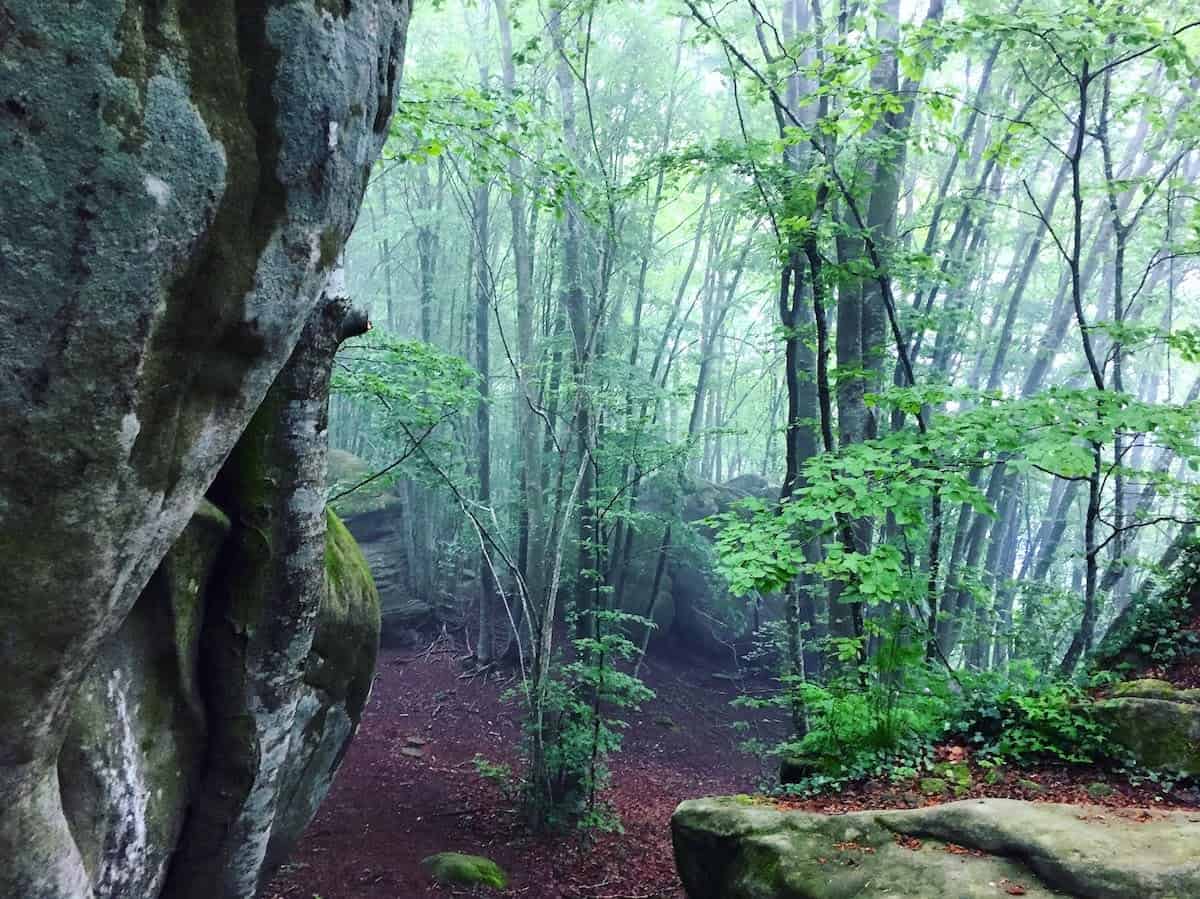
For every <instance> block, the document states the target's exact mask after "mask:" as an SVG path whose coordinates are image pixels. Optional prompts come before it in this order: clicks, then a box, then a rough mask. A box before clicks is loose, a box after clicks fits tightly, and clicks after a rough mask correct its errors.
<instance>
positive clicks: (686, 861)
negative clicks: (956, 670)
mask: <svg viewBox="0 0 1200 899" xmlns="http://www.w3.org/2000/svg"><path fill="white" fill-rule="evenodd" d="M671 835H672V840H673V842H674V845H675V862H676V865H677V866H678V868H679V874H680V877H681V878H682V880H683V885H684V888H685V889H686V891H687V894H688V896H689V897H690V899H859V897H863V899H865V897H875V896H879V897H885V896H886V897H894V899H902V897H903V899H999V897H1004V896H1029V897H1036V899H1044V897H1053V896H1064V897H1074V899H1135V897H1136V899H1193V897H1200V813H1182V812H1174V813H1166V812H1144V811H1140V810H1129V809H1121V810H1113V809H1107V808H1099V807H1088V806H1073V805H1054V804H1050V803H1031V802H1019V801H1016V800H1012V799H983V800H967V801H963V802H952V803H947V804H945V805H938V806H931V807H928V808H921V809H911V810H903V811H885V812H871V811H867V812H855V813H852V814H846V815H821V814H815V813H809V812H799V811H787V810H780V809H777V808H775V807H774V806H773V805H771V804H770V803H768V802H759V801H756V800H754V799H751V798H748V797H731V798H720V799H696V800H690V801H687V802H684V803H682V804H680V806H679V807H678V808H677V809H676V810H675V814H674V816H673V817H672V819H671Z"/></svg>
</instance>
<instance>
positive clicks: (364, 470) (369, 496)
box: [328, 449, 400, 518]
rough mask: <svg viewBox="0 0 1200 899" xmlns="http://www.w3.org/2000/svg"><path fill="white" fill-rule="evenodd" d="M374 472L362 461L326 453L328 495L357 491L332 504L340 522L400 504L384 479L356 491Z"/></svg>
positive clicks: (333, 451)
mask: <svg viewBox="0 0 1200 899" xmlns="http://www.w3.org/2000/svg"><path fill="white" fill-rule="evenodd" d="M375 473H376V472H375V470H374V469H373V468H372V467H371V465H370V464H369V463H368V462H367V461H366V460H364V459H360V458H359V457H358V456H356V455H354V454H353V453H348V452H346V451H345V450H340V449H331V450H330V451H329V478H328V481H329V489H330V494H331V495H336V494H338V493H341V492H343V491H345V490H350V489H351V488H354V487H357V489H356V490H354V491H353V492H352V493H349V494H347V495H346V496H343V497H341V498H340V499H339V500H337V502H335V503H334V504H333V506H334V509H335V510H336V511H337V514H338V515H340V516H342V517H343V518H350V517H353V516H355V515H365V514H366V513H368V512H378V511H381V510H383V509H390V508H393V507H395V506H398V505H399V504H400V497H399V496H397V495H396V492H395V491H394V490H393V489H392V482H391V481H390V480H389V479H388V477H387V476H386V475H385V476H383V477H380V478H377V479H376V480H374V481H371V483H369V484H365V485H364V486H362V487H358V485H359V484H361V483H362V482H363V481H365V480H367V479H369V478H370V477H371V476H372V475H374V474H375Z"/></svg>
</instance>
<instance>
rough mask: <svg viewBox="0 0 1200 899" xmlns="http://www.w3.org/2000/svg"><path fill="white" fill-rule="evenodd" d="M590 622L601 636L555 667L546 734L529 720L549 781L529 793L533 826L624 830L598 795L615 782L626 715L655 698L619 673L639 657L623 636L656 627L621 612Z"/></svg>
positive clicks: (581, 642)
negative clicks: (612, 766) (627, 630)
mask: <svg viewBox="0 0 1200 899" xmlns="http://www.w3.org/2000/svg"><path fill="white" fill-rule="evenodd" d="M592 617H593V618H594V620H595V622H596V626H597V631H598V633H597V635H596V636H594V637H581V638H578V639H576V640H574V641H573V642H574V647H575V658H574V659H573V660H571V661H568V662H563V663H560V664H559V665H557V666H556V667H555V668H554V670H553V672H552V676H551V679H550V680H549V681H548V682H547V683H546V684H545V685H544V686H545V701H544V704H543V707H542V720H541V724H540V729H539V723H538V721H537V720H536V719H535V718H534V717H533V716H532V715H531V716H527V718H526V738H527V741H528V742H530V743H533V742H536V743H537V744H539V745H540V747H541V757H542V761H543V770H542V772H541V777H542V778H544V782H535V783H527V784H526V785H525V789H526V799H527V802H528V803H529V805H530V806H531V810H532V812H533V814H534V816H535V818H537V819H538V820H540V821H541V822H543V823H545V824H548V825H550V826H560V825H562V824H565V823H567V822H573V823H575V824H576V825H577V826H579V827H582V828H588V829H591V828H595V829H601V830H619V829H620V821H619V819H618V818H617V817H616V815H615V813H614V812H613V811H612V809H611V808H609V807H608V806H607V805H606V804H605V803H604V802H603V801H602V799H601V798H600V796H599V794H600V793H601V792H602V791H603V789H604V788H605V786H607V784H608V782H609V777H610V775H609V768H608V760H609V759H610V758H611V757H612V756H613V755H614V754H615V753H617V752H618V751H619V750H620V748H621V731H622V730H623V729H624V728H625V726H626V724H625V722H624V720H623V719H622V718H621V717H620V715H621V712H622V711H623V710H629V709H636V708H638V707H639V706H640V705H641V703H643V702H646V701H647V700H649V699H652V698H653V697H654V693H653V691H652V690H650V689H649V688H648V687H647V686H646V685H645V684H644V683H642V681H641V680H640V679H639V678H636V677H634V676H633V675H632V674H629V673H627V672H625V671H622V670H621V669H620V667H619V665H620V664H621V663H622V662H629V661H630V660H632V659H634V658H636V657H637V655H638V648H637V646H635V645H634V644H633V643H632V642H631V641H630V640H629V639H627V638H626V637H625V636H624V635H623V634H622V632H621V630H620V628H622V627H624V626H628V625H637V626H639V627H653V626H654V625H653V623H652V622H650V621H648V620H646V619H645V618H642V617H640V616H637V615H629V614H626V613H622V612H615V611H606V610H601V611H597V612H595V613H592ZM534 751H535V750H533V749H531V753H532V752H534ZM533 776H537V773H536V771H535V773H534V775H533Z"/></svg>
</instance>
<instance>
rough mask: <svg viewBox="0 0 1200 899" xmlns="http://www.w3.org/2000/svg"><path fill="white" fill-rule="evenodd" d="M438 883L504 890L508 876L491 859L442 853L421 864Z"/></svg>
mask: <svg viewBox="0 0 1200 899" xmlns="http://www.w3.org/2000/svg"><path fill="white" fill-rule="evenodd" d="M421 864H422V866H424V868H425V870H427V871H428V872H429V876H430V877H432V878H433V879H434V880H436V881H437V882H438V883H441V884H446V885H453V886H468V887H469V886H485V887H493V888H495V889H497V890H502V889H504V888H505V887H506V886H508V875H507V874H505V873H504V869H502V868H501V867H500V866H499V865H497V864H496V863H495V862H494V861H492V860H491V859H487V858H484V857H482V856H479V855H464V854H463V853H461V852H441V853H439V854H437V855H431V856H429V858H427V859H425V860H424V861H422V862H421Z"/></svg>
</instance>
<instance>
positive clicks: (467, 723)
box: [266, 644, 1200, 899]
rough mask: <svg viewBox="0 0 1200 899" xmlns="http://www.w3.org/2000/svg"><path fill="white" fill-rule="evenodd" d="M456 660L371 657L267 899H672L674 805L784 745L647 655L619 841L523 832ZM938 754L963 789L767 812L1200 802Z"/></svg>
mask: <svg viewBox="0 0 1200 899" xmlns="http://www.w3.org/2000/svg"><path fill="white" fill-rule="evenodd" d="M461 655H462V653H461V651H460V650H458V649H456V648H454V647H452V646H449V645H447V644H440V645H435V646H434V647H431V649H430V651H428V652H418V653H416V654H413V653H411V652H407V653H402V652H385V653H383V654H382V655H381V657H380V664H379V674H378V677H377V680H376V683H375V688H374V691H373V693H372V696H371V701H370V704H369V705H368V708H367V710H366V713H365V714H364V717H363V721H362V724H361V727H360V729H359V732H358V735H357V737H356V738H355V740H354V742H353V743H352V745H351V747H350V749H349V751H348V753H347V755H346V759H345V762H344V764H343V766H342V769H341V771H340V772H339V774H338V777H337V780H336V782H335V783H334V785H333V789H332V790H331V792H330V795H329V797H328V798H327V799H326V801H325V803H324V804H323V805H322V807H321V809H320V811H319V812H318V813H317V817H316V818H315V820H314V821H313V822H312V824H311V825H310V826H309V828H308V830H307V831H306V833H305V835H304V837H303V839H302V840H301V843H300V845H299V847H298V848H297V850H296V852H295V853H294V855H293V859H292V861H291V862H290V863H289V864H288V865H286V866H285V867H284V869H283V870H282V871H281V872H280V874H279V875H278V876H277V877H276V879H275V881H274V882H273V883H272V884H271V886H270V887H269V888H268V890H267V891H266V896H267V897H268V899H316V897H319V899H412V897H419V896H449V895H492V896H495V895H502V896H506V897H519V899H682V897H683V891H682V889H681V887H680V886H679V882H678V879H677V877H676V874H675V865H674V859H673V855H672V850H671V840H670V829H669V821H670V817H671V813H672V812H673V811H674V809H675V806H676V805H677V804H678V803H679V802H680V801H682V800H684V799H688V798H694V797H698V796H706V795H719V794H729V793H749V792H754V791H755V790H756V789H757V788H758V787H759V786H760V785H761V784H762V783H763V782H764V781H765V780H766V779H767V775H768V774H769V773H770V772H768V771H767V770H766V769H765V768H764V766H763V764H762V763H760V761H759V760H758V759H756V758H755V757H753V756H750V755H748V754H746V753H745V752H742V751H741V750H739V749H738V744H739V743H740V742H741V741H742V740H744V739H746V737H747V736H757V737H759V738H760V739H763V740H766V741H768V742H770V741H773V740H775V739H778V738H779V737H781V736H782V735H783V733H782V732H783V727H784V725H783V723H782V721H779V720H775V721H771V720H769V719H771V718H776V719H778V718H781V717H782V716H781V715H779V714H775V715H771V713H770V712H764V711H762V710H757V711H752V712H751V711H747V710H744V709H733V708H731V707H730V706H729V702H730V700H732V699H733V698H734V697H735V696H736V695H737V693H738V687H739V686H741V687H742V688H747V687H749V689H751V690H752V691H753V690H756V689H757V690H763V689H765V688H766V687H767V686H768V685H767V684H758V685H747V684H746V683H745V682H742V683H741V684H740V685H739V684H737V683H735V682H734V681H733V680H732V679H727V678H726V677H725V676H722V675H718V676H716V677H714V676H713V675H712V673H711V672H712V661H711V660H707V661H706V662H704V663H698V662H691V663H689V661H688V660H687V659H686V658H680V657H671V656H668V657H665V658H664V657H662V656H659V657H656V658H654V661H653V663H652V664H651V663H648V664H647V665H646V666H644V668H643V672H642V674H643V678H644V680H645V681H646V682H647V684H648V685H649V686H651V687H652V688H653V689H654V690H655V692H656V694H657V695H656V698H655V699H654V700H652V701H651V702H649V703H647V704H646V705H644V706H643V707H642V709H641V711H640V712H634V713H632V714H630V715H629V716H628V720H629V722H630V727H629V729H628V731H627V732H626V735H625V747H624V750H623V751H622V752H621V754H620V755H619V756H618V757H616V758H615V759H614V760H613V769H614V776H613V784H612V787H611V788H610V789H609V791H608V793H607V797H606V798H607V799H608V801H609V802H610V803H611V804H612V806H613V807H615V809H616V810H617V812H618V813H619V815H620V818H621V821H622V823H623V825H624V832H623V833H579V832H572V833H569V834H566V835H564V834H562V833H557V834H547V835H542V836H534V835H531V834H530V832H529V831H528V830H527V829H526V827H525V822H524V820H523V819H522V817H521V815H520V814H519V813H518V811H517V808H516V805H515V803H514V802H513V801H512V800H511V798H510V797H507V796H505V795H504V793H503V791H502V790H501V789H500V788H499V787H498V786H497V785H496V784H495V783H494V782H493V781H491V780H488V779H486V778H484V777H482V776H481V775H480V774H479V773H478V771H477V770H476V765H475V763H474V761H473V760H474V758H475V756H476V755H482V756H484V757H485V758H487V759H488V760H489V761H491V762H494V763H507V764H513V765H514V766H515V764H516V761H517V760H516V757H515V747H516V746H517V744H518V742H519V729H520V725H519V713H518V709H517V707H516V705H515V704H513V703H511V702H508V701H505V700H504V699H503V698H502V695H503V693H504V692H505V682H503V681H501V682H497V681H495V680H489V679H483V678H469V677H466V676H464V674H463V669H462V668H461V667H460V664H459V662H458V659H459V658H460V656H461ZM1178 673H1179V674H1184V672H1178ZM1188 673H1189V674H1190V673H1191V672H1190V671H1189V672H1188ZM508 685H509V686H511V683H509V684H508ZM737 719H741V720H746V721H750V720H755V721H757V724H755V725H754V727H755V728H758V732H757V733H746V732H743V731H739V730H735V729H734V728H733V727H732V726H731V724H730V722H731V721H733V720H737ZM939 754H940V755H941V757H942V758H944V759H947V760H950V761H967V762H968V763H969V764H971V767H972V773H973V775H975V776H974V777H973V783H972V785H971V787H970V788H969V789H966V790H961V791H960V793H959V795H946V796H936V797H930V796H925V795H923V794H922V793H921V791H920V789H919V787H920V784H919V782H918V781H917V780H916V779H914V780H913V781H912V782H911V783H904V782H901V783H895V782H892V781H889V780H885V779H880V780H872V781H865V782H863V783H859V784H854V785H850V786H848V787H843V788H842V789H841V790H839V791H838V792H837V793H835V794H831V795H829V796H823V797H818V798H814V799H805V800H794V801H792V800H788V801H784V802H781V805H784V806H786V807H792V808H803V809H807V810H811V811H823V812H834V813H836V812H847V811H855V810H858V809H862V808H908V807H913V806H916V805H928V804H932V803H936V802H941V801H947V800H950V799H955V798H968V797H982V796H998V797H1009V798H1017V799H1031V800H1038V801H1053V802H1071V803H1079V804H1095V805H1105V806H1110V807H1113V808H1135V807H1152V808H1159V809H1163V808H1189V809H1194V808H1197V807H1200V791H1196V790H1194V789H1179V790H1175V791H1172V792H1169V793H1164V792H1162V791H1161V788H1160V787H1159V786H1157V785H1155V784H1153V783H1148V782H1142V783H1140V784H1136V785H1135V784H1131V783H1130V782H1129V781H1128V780H1127V779H1125V778H1122V777H1118V776H1115V775H1113V774H1112V773H1111V772H1105V771H1102V770H1099V769H1087V768H1066V767H1062V766H1050V767H1046V768H1041V769H1038V770H1035V771H1030V770H1017V769H1012V770H1006V771H1005V772H1003V774H1002V776H1001V777H1000V779H999V780H998V781H997V782H996V783H992V784H989V783H987V782H986V780H985V776H984V775H985V774H986V772H984V771H983V770H982V769H978V767H977V766H975V765H974V764H973V762H972V760H971V759H970V757H969V754H968V751H967V750H966V749H965V748H964V747H958V746H954V745H947V746H943V747H940V748H939ZM448 851H455V852H466V853H472V854H478V855H483V856H486V857H488V858H491V859H492V860H494V861H495V862H497V863H498V864H499V865H501V867H503V868H504V869H505V870H506V871H507V872H508V874H509V876H510V884H509V888H508V889H507V890H506V891H504V892H502V893H496V892H494V891H484V890H480V891H478V892H477V893H472V892H471V891H469V890H464V889H454V888H449V887H440V886H437V885H436V884H434V883H432V882H431V881H430V879H429V877H428V875H427V874H426V873H425V871H424V870H423V868H422V867H421V860H422V859H424V858H425V857H427V856H429V855H433V854H435V853H438V852H448Z"/></svg>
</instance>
